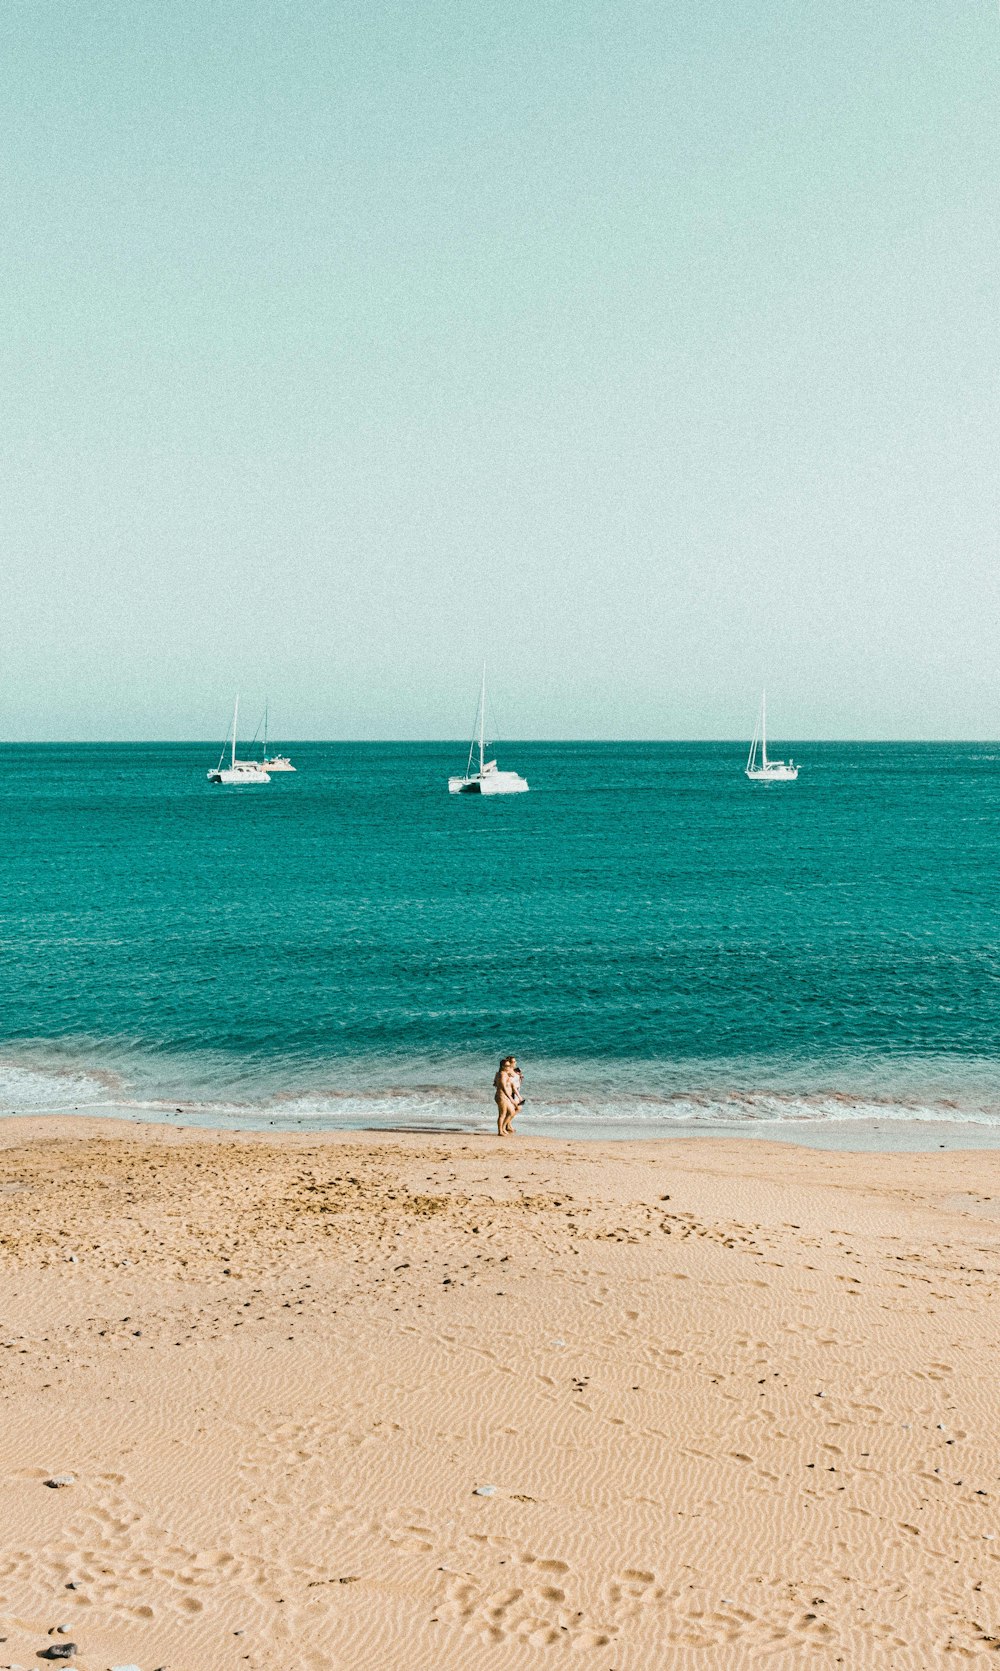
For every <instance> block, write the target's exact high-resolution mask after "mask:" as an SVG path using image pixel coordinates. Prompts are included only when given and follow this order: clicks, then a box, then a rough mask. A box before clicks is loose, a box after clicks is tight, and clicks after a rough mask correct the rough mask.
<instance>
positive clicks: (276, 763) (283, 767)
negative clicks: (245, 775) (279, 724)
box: [261, 704, 295, 772]
mask: <svg viewBox="0 0 1000 1671" xmlns="http://www.w3.org/2000/svg"><path fill="white" fill-rule="evenodd" d="M261 765H262V766H263V768H264V770H265V772H294V770H295V767H294V766H293V765H292V762H291V761H290V760H289V758H288V756H287V754H272V756H271V758H270V760H269V759H268V758H267V706H266V704H265V707H264V758H263V760H262V761H261Z"/></svg>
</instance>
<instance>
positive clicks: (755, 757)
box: [746, 691, 799, 783]
mask: <svg viewBox="0 0 1000 1671" xmlns="http://www.w3.org/2000/svg"><path fill="white" fill-rule="evenodd" d="M758 751H759V752H758ZM746 774H747V777H748V778H749V779H750V781H751V782H752V783H794V782H795V779H796V778H797V777H798V775H799V768H798V767H797V766H796V764H795V762H794V761H792V760H769V759H768V758H767V692H766V691H761V696H760V712H759V714H758V715H757V725H756V727H755V729H754V734H753V741H752V743H751V744H750V753H749V754H748V755H747V764H746Z"/></svg>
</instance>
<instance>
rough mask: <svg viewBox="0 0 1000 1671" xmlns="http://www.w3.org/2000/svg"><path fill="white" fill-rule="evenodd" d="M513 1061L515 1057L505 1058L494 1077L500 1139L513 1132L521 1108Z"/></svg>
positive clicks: (494, 1097)
mask: <svg viewBox="0 0 1000 1671" xmlns="http://www.w3.org/2000/svg"><path fill="white" fill-rule="evenodd" d="M513 1061H514V1058H513V1056H504V1057H503V1059H502V1060H501V1063H500V1067H499V1069H498V1071H497V1072H496V1073H495V1074H494V1075H493V1101H494V1102H495V1103H496V1105H497V1136H498V1137H507V1136H508V1135H509V1134H510V1132H511V1131H512V1130H513V1126H514V1115H515V1114H516V1113H517V1110H518V1107H519V1103H518V1100H517V1097H518V1091H517V1084H516V1082H515V1080H514V1076H513V1074H512V1072H511V1067H512V1064H513ZM518 1078H520V1075H519V1076H518Z"/></svg>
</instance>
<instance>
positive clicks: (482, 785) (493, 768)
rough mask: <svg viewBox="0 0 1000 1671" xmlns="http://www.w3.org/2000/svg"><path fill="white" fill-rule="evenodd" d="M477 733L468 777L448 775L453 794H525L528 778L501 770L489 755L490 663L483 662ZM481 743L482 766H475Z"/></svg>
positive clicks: (466, 771)
mask: <svg viewBox="0 0 1000 1671" xmlns="http://www.w3.org/2000/svg"><path fill="white" fill-rule="evenodd" d="M476 732H477V735H474V736H473V739H472V742H471V743H470V744H469V758H468V761H467V762H466V767H465V776H464V777H450V778H449V779H448V793H449V795H523V794H524V792H525V790H526V789H527V787H528V781H527V779H526V778H523V777H519V776H518V774H517V773H516V772H501V771H500V770H499V768H498V766H497V763H496V761H495V760H487V758H486V663H485V662H484V663H483V682H482V686H481V689H480V692H479V713H478V715H477V722H476ZM477 742H478V744H479V770H478V772H474V771H473V770H472V761H473V756H474V755H475V752H476V744H477Z"/></svg>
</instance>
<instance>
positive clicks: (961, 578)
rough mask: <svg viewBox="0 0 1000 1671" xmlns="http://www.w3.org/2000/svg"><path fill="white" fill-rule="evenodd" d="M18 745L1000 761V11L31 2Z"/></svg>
mask: <svg viewBox="0 0 1000 1671" xmlns="http://www.w3.org/2000/svg"><path fill="white" fill-rule="evenodd" d="M0 65H2V69H0V114H2V118H3V131H4V157H3V163H2V174H0V191H2V207H3V225H4V237H3V240H2V245H0V280H2V282H0V306H2V308H3V315H4V317H3V330H2V336H0V365H2V399H0V447H2V471H0V737H5V738H7V739H9V740H35V739H37V740H45V739H81V740H90V739H119V738H185V737H193V738H194V737H206V738H207V737H212V738H214V737H217V736H221V735H222V734H223V733H224V731H225V727H226V724H227V722H228V719H229V715H230V712H231V708H232V699H233V694H234V692H235V691H236V690H237V689H239V691H240V692H241V701H242V703H243V704H244V708H245V711H247V712H252V711H254V710H255V709H256V708H260V707H262V706H263V702H264V699H265V698H267V699H268V700H269V702H270V705H271V711H272V715H273V723H274V726H275V730H276V733H277V734H279V735H282V736H285V737H287V738H305V737H329V738H341V737H342V738H436V737H442V738H447V737H458V736H461V735H463V734H464V733H465V732H466V731H467V729H468V724H469V719H470V710H471V709H472V708H473V707H474V705H475V696H476V690H477V686H478V680H479V670H480V666H481V662H482V659H483V658H484V657H486V658H487V660H488V663H489V668H490V681H491V688H492V690H493V692H494V695H495V698H496V706H497V709H498V711H499V714H500V716H501V718H502V725H503V730H504V733H505V734H506V735H507V736H510V737H524V738H534V737H539V738H541V737H552V738H559V737H566V738H570V737H606V738H616V737H634V738H646V737H650V738H653V737H655V738H670V737H678V738H696V737H705V738H715V737H740V736H745V735H748V734H749V730H750V729H751V727H752V723H753V719H754V715H755V711H756V707H757V702H758V699H759V691H760V687H761V685H762V684H763V683H764V682H765V681H766V683H767V687H768V708H769V715H770V718H771V726H772V729H773V731H774V733H775V736H776V737H780V736H781V735H784V736H787V737H791V738H796V739H797V738H808V737H817V738H821V737H858V738H876V737H930V738H946V737H989V738H995V737H998V736H1000V656H998V644H997V636H998V626H1000V560H998V559H1000V494H998V485H997V483H998V467H1000V345H998V342H1000V339H998V326H1000V217H998V209H1000V189H998V188H1000V96H998V95H1000V14H998V9H997V4H996V0H879V4H877V5H876V4H873V3H866V0H822V3H821V0H740V3H738V4H737V3H736V0H617V3H615V4H612V3H610V0H573V3H570V0H503V3H500V4H498V3H497V0H378V4H373V3H372V0H170V4H169V5H150V4H149V3H148V0H141V3H140V0H100V3H95V0H73V3H72V4H67V3H66V0H58V3H56V0H7V4H6V5H5V7H4V8H3V13H2V17H0Z"/></svg>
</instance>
